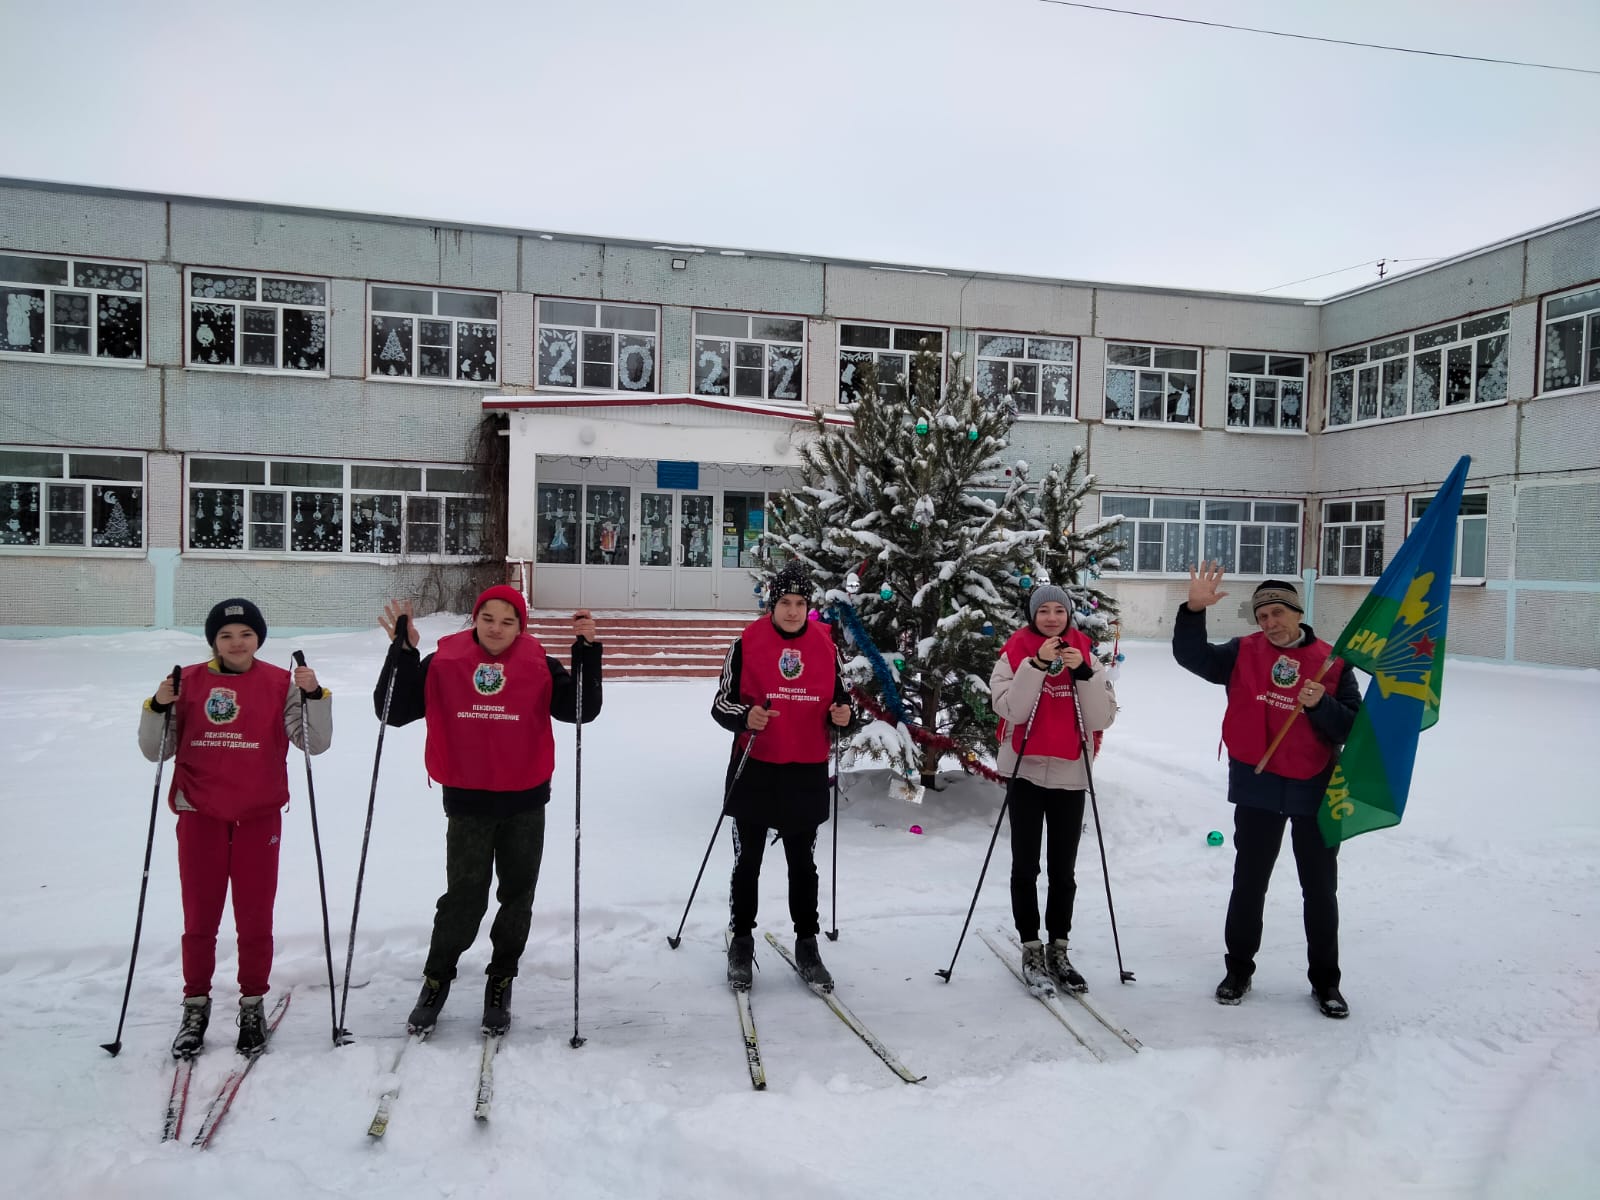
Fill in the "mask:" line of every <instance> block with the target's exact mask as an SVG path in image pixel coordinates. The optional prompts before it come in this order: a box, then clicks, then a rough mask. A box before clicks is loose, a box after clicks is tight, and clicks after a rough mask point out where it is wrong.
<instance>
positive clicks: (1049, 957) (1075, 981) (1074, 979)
mask: <svg viewBox="0 0 1600 1200" xmlns="http://www.w3.org/2000/svg"><path fill="white" fill-rule="evenodd" d="M1044 969H1045V970H1046V971H1047V972H1049V975H1050V978H1051V980H1053V981H1054V983H1055V985H1056V986H1057V987H1058V988H1060V989H1061V990H1062V991H1066V992H1087V991H1088V990H1089V983H1088V981H1087V980H1086V979H1084V977H1083V976H1082V975H1080V974H1078V968H1077V967H1075V966H1073V965H1072V960H1071V959H1070V958H1068V957H1067V943H1066V939H1065V938H1056V939H1055V940H1054V941H1053V942H1051V943H1050V944H1049V945H1048V946H1046V947H1045V951H1044Z"/></svg>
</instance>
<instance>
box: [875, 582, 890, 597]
mask: <svg viewBox="0 0 1600 1200" xmlns="http://www.w3.org/2000/svg"><path fill="white" fill-rule="evenodd" d="M878 599H880V600H893V599H894V589H893V588H892V587H890V586H889V585H888V584H887V583H886V584H884V585H883V586H882V587H881V588H879V589H878Z"/></svg>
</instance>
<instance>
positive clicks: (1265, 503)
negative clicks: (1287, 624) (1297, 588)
mask: <svg viewBox="0 0 1600 1200" xmlns="http://www.w3.org/2000/svg"><path fill="white" fill-rule="evenodd" d="M1300 512H1301V507H1300V503H1299V501H1286V500H1251V499H1245V498H1239V499H1215V498H1212V497H1205V498H1201V497H1198V496H1152V495H1129V494H1113V493H1109V492H1108V493H1105V494H1104V495H1102V496H1101V497H1100V516H1101V518H1102V519H1104V518H1106V517H1114V516H1121V517H1123V518H1124V521H1123V526H1122V527H1123V529H1124V530H1126V531H1127V532H1126V534H1125V535H1124V536H1125V537H1126V538H1127V540H1128V543H1129V552H1125V553H1123V554H1121V555H1118V557H1117V560H1116V561H1115V562H1114V563H1113V562H1112V561H1110V560H1108V561H1107V562H1106V563H1105V568H1104V569H1105V570H1107V571H1122V572H1137V573H1141V574H1158V575H1181V574H1187V573H1188V571H1189V570H1190V569H1191V568H1193V567H1195V566H1197V565H1198V564H1199V563H1200V562H1201V561H1203V560H1213V561H1216V562H1220V563H1221V564H1222V565H1223V569H1224V570H1226V571H1228V572H1230V573H1234V572H1237V573H1239V574H1244V575H1298V574H1299V573H1300Z"/></svg>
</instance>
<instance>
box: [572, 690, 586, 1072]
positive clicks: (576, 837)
mask: <svg viewBox="0 0 1600 1200" xmlns="http://www.w3.org/2000/svg"><path fill="white" fill-rule="evenodd" d="M572 677H573V687H574V689H575V690H576V691H577V698H576V700H575V701H574V706H575V708H576V712H575V714H574V719H575V720H576V722H577V733H576V746H575V749H574V750H573V755H572V1043H571V1045H572V1048H573V1049H574V1050H576V1049H577V1048H578V1047H579V1046H581V1045H583V1043H584V1042H585V1041H586V1040H587V1039H586V1038H582V1037H579V1036H578V881H579V880H580V879H581V878H582V877H583V854H582V851H581V849H580V848H581V846H582V845H583V666H582V665H581V664H580V663H578V662H577V661H574V662H573V664H572Z"/></svg>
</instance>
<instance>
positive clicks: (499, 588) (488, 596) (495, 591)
mask: <svg viewBox="0 0 1600 1200" xmlns="http://www.w3.org/2000/svg"><path fill="white" fill-rule="evenodd" d="M491 600H504V601H505V602H506V603H507V604H509V605H511V607H512V608H513V609H515V610H516V614H517V627H518V628H519V629H521V630H522V632H523V633H527V632H528V602H527V601H526V600H524V599H523V598H522V593H521V592H519V591H517V589H516V588H514V587H512V586H511V585H510V584H509V583H497V584H495V586H494V587H492V588H487V589H485V590H484V593H483V595H481V596H479V597H478V600H477V603H475V604H474V605H473V606H472V619H473V620H474V621H476V620H477V619H478V612H479V610H480V609H482V608H483V606H484V605H485V604H487V603H489V601H491Z"/></svg>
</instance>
